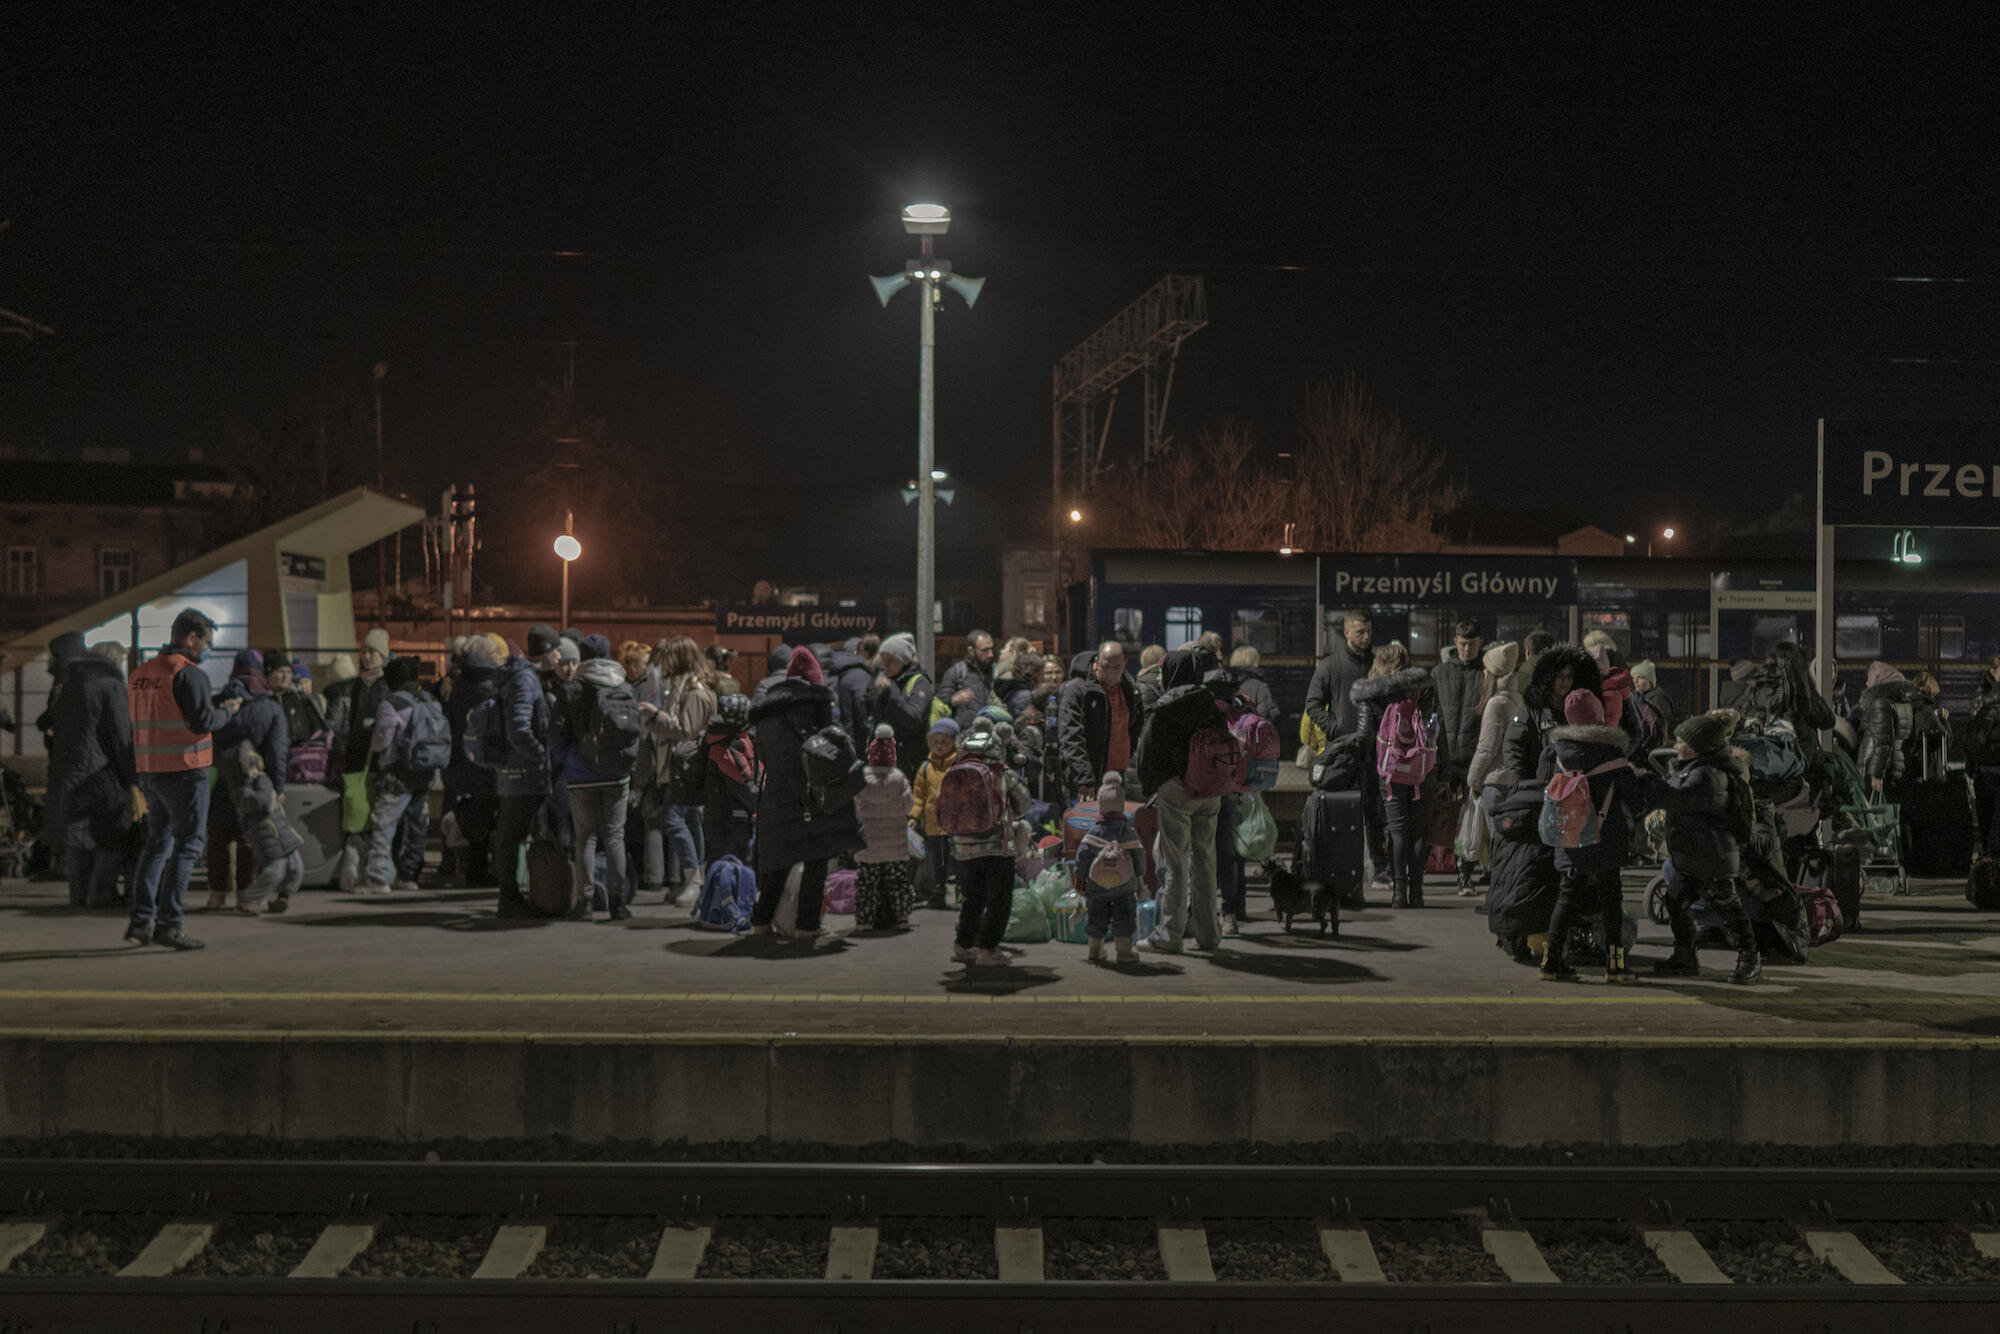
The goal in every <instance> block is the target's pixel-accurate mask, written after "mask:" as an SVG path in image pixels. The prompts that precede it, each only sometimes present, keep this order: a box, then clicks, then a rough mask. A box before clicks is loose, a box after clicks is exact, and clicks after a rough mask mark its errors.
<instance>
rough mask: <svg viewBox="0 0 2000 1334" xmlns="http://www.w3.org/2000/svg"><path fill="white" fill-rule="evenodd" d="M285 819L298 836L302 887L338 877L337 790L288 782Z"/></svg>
mask: <svg viewBox="0 0 2000 1334" xmlns="http://www.w3.org/2000/svg"><path fill="white" fill-rule="evenodd" d="M285 818H287V819H288V820H290V821H291V822H292V828H293V829H295V830H297V831H298V835H299V842H300V846H299V859H300V860H301V861H303V862H304V863H305V864H306V875H305V879H304V880H302V881H301V882H300V884H301V885H302V886H307V887H311V888H314V889H318V888H324V887H327V886H331V885H334V884H335V883H336V882H337V881H338V880H339V879H340V853H341V845H342V844H343V843H344V842H346V839H347V836H346V834H344V833H343V832H341V827H340V793H338V792H335V791H334V790H333V789H332V788H329V787H327V786H325V785H324V784H321V783H291V784H288V785H287V786H286V788H285Z"/></svg>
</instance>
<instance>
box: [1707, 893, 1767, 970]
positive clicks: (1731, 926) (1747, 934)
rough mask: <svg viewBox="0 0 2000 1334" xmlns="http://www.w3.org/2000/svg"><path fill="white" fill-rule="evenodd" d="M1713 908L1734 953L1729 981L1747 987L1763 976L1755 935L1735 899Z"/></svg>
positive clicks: (1748, 919)
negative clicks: (1717, 914)
mask: <svg viewBox="0 0 2000 1334" xmlns="http://www.w3.org/2000/svg"><path fill="white" fill-rule="evenodd" d="M1715 908H1716V911H1717V912H1719V913H1720V914H1721V915H1722V929H1723V930H1724V931H1725V932H1727V933H1728V935H1729V944H1730V947H1731V948H1733V949H1734V950H1735V951H1736V968H1735V970H1734V971H1733V972H1731V973H1730V974H1729V980H1730V981H1731V982H1734V983H1735V984H1736V985H1737V986H1739V987H1747V986H1749V985H1750V984H1751V983H1752V982H1755V981H1756V980H1757V979H1758V978H1760V977H1762V976H1763V975H1764V960H1763V958H1762V956H1760V955H1759V954H1758V952H1757V933H1756V931H1755V929H1753V928H1752V927H1751V925H1750V918H1749V917H1748V916H1746V915H1745V914H1744V911H1743V904H1742V903H1741V902H1740V901H1738V900H1737V899H1735V898H1731V899H1730V900H1729V901H1728V902H1727V903H1717V904H1716V905H1715Z"/></svg>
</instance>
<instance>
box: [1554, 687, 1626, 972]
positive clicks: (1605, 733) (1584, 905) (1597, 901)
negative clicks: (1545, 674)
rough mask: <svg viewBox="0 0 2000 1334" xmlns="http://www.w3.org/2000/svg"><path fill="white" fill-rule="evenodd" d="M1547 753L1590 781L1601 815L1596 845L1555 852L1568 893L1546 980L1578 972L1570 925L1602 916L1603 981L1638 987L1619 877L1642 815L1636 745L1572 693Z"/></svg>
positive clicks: (1598, 707)
mask: <svg viewBox="0 0 2000 1334" xmlns="http://www.w3.org/2000/svg"><path fill="white" fill-rule="evenodd" d="M1548 742H1549V749H1550V750H1551V751H1553V752H1554V755H1555V763H1556V765H1557V767H1558V768H1559V769H1560V770H1561V771H1562V772H1563V773H1565V774H1584V775H1588V777H1587V778H1586V779H1585V780H1584V783H1585V795H1586V796H1587V798H1588V800H1589V802H1590V805H1591V808H1592V809H1593V810H1594V811H1595V812H1596V813H1597V817H1598V820H1597V839H1596V841H1595V842H1593V843H1586V844H1583V845H1581V846H1578V847H1567V846H1561V845H1558V846H1556V849H1555V854H1556V870H1557V871H1558V872H1559V873H1560V874H1561V876H1562V888H1561V890H1560V891H1559V892H1558V893H1557V895H1556V909H1555V913H1554V915H1553V916H1551V917H1550V919H1549V938H1548V943H1547V945H1545V946H1544V947H1543V953H1542V971H1541V978H1542V981H1544V982H1567V981H1573V980H1575V978H1576V970H1575V969H1573V968H1571V967H1569V965H1568V962H1567V961H1566V960H1565V959H1564V957H1563V954H1564V946H1565V945H1567V943H1568V931H1569V926H1570V923H1571V922H1572V921H1573V920H1575V919H1579V918H1581V919H1585V920H1587V919H1588V918H1589V917H1590V915H1591V914H1595V915H1596V920H1597V926H1598V928H1599V930H1600V931H1601V932H1602V934H1603V938H1604V942H1605V961H1604V980H1605V981H1607V982H1630V981H1633V980H1634V978H1633V973H1632V970H1631V969H1630V968H1629V967H1628V966H1627V965H1626V961H1625V948H1624V940H1623V929H1624V906H1623V903H1622V901H1621V900H1622V896H1621V894H1620V891H1619V871H1620V868H1622V867H1623V866H1624V865H1625V856H1626V854H1627V853H1628V852H1629V851H1630V850H1631V844H1632V812H1633V811H1634V810H1635V809H1636V808H1637V803H1638V797H1639V776H1638V774H1636V773H1635V772H1634V771H1633V769H1632V766H1631V764H1630V762H1629V761H1627V760H1626V758H1625V753H1626V751H1627V750H1629V749H1630V748H1631V745H1632V738H1631V737H1630V736H1628V735H1627V734H1626V733H1625V732H1624V731H1622V730H1621V729H1619V728H1616V727H1613V726H1611V725H1610V724H1609V723H1607V722H1605V720H1604V701H1603V700H1601V699H1599V698H1598V697H1597V695H1596V694H1595V693H1594V692H1592V691H1589V690H1583V689H1577V690H1572V691H1570V692H1569V694H1568V695H1567V696H1566V697H1564V699H1563V722H1562V725H1561V726H1559V727H1554V728H1551V729H1550V730H1549V738H1548Z"/></svg>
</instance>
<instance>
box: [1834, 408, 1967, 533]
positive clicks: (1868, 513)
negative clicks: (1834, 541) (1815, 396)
mask: <svg viewBox="0 0 2000 1334" xmlns="http://www.w3.org/2000/svg"><path fill="white" fill-rule="evenodd" d="M1824 431H1825V433H1824V436H1823V437H1822V439H1823V444H1822V449H1823V454H1822V467H1823V482H1824V486H1825V491H1824V494H1823V496H1822V500H1821V507H1820V522H1821V523H1827V524H1833V525H1835V526H1841V525H1846V526H1849V527H1875V528H2000V424H1994V423H1983V424H1975V423H1926V422H1865V421H1828V422H1827V423H1826V424H1825V428H1824Z"/></svg>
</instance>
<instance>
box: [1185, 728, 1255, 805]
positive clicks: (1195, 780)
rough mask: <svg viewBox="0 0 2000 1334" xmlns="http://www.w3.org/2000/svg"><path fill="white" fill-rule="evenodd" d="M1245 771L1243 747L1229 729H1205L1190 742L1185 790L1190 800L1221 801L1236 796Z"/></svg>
mask: <svg viewBox="0 0 2000 1334" xmlns="http://www.w3.org/2000/svg"><path fill="white" fill-rule="evenodd" d="M1242 768H1243V743H1242V742H1240V741H1238V740H1237V739H1236V736H1235V734H1234V733H1233V732H1231V731H1230V730H1229V729H1228V728H1227V727H1204V728H1202V729H1201V730H1200V731H1199V732H1196V733H1195V734H1194V735H1193V736H1191V737H1189V738H1188V754H1187V767H1186V768H1185V769H1183V770H1182V771H1181V786H1182V787H1184V788H1186V789H1187V794H1188V796H1189V797H1192V798H1194V799H1195V800H1197V801H1199V800H1200V799H1201V798H1203V797H1219V796H1222V795H1223V794H1224V793H1227V792H1234V791H1236V790H1237V788H1236V779H1237V775H1238V774H1239V773H1241V772H1242Z"/></svg>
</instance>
